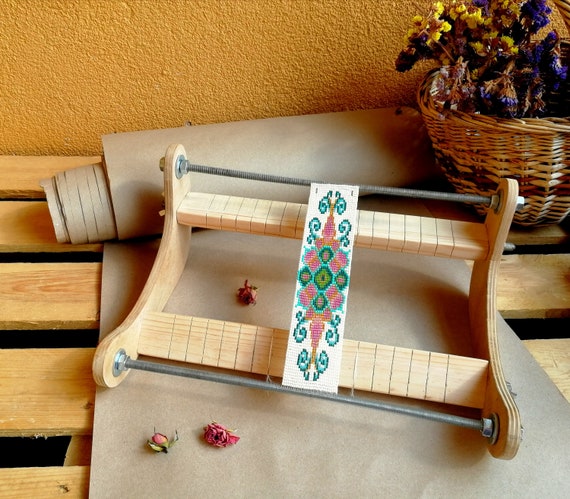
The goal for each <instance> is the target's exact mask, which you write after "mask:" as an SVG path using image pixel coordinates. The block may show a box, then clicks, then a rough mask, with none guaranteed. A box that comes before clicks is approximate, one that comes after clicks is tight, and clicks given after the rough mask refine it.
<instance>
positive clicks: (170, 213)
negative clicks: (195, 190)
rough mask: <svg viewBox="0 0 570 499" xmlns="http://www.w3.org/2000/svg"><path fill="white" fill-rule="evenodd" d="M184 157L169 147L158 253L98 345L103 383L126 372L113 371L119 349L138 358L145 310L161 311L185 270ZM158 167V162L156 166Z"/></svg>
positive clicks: (97, 372) (96, 363)
mask: <svg viewBox="0 0 570 499" xmlns="http://www.w3.org/2000/svg"><path fill="white" fill-rule="evenodd" d="M181 157H184V158H185V157H186V151H185V150H184V147H182V146H181V145H172V146H170V147H169V148H168V150H167V152H166V157H165V163H164V164H165V167H164V200H165V218H164V231H163V235H162V241H161V244H160V248H159V250H158V254H157V256H156V259H155V262H154V265H153V267H152V270H151V273H150V275H149V278H148V280H147V282H146V284H145V286H144V288H143V291H142V293H141V295H140V297H139V299H138V301H137V303H136V305H135V306H134V308H133V309H132V310H131V312H130V313H129V315H128V316H127V318H126V319H125V320H124V321H123V323H122V324H121V325H120V326H119V327H118V328H117V329H115V330H114V331H112V332H111V333H110V334H109V335H108V336H106V337H105V338H104V339H103V341H102V342H101V343H100V344H99V346H98V347H97V350H96V352H95V357H94V359H93V377H94V379H95V381H96V382H97V383H98V384H99V385H102V386H107V387H114V386H117V385H118V384H119V383H120V382H121V381H122V380H123V379H124V377H125V376H126V374H127V372H126V371H123V372H120V373H114V365H115V359H116V356H117V354H118V352H119V351H120V350H121V349H122V350H124V351H125V352H126V354H127V355H128V356H129V357H131V358H132V359H136V358H137V357H138V342H139V334H140V324H141V320H142V318H143V316H144V314H145V313H146V312H148V311H162V309H163V308H164V306H165V305H166V302H167V301H168V298H169V297H170V295H171V293H172V291H173V290H174V287H175V286H176V284H177V283H178V280H179V279H180V275H181V274H182V271H183V270H184V266H185V264H186V259H187V257H188V250H189V249H190V233H191V228H190V227H187V226H184V225H180V224H178V222H177V221H176V210H177V208H178V206H179V205H180V203H181V202H182V200H183V199H184V196H185V195H186V193H187V192H188V190H189V189H190V180H189V176H188V175H186V176H184V177H182V178H181V179H178V178H176V165H177V163H178V161H179V158H181ZM157 167H158V165H157Z"/></svg>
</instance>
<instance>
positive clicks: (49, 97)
mask: <svg viewBox="0 0 570 499" xmlns="http://www.w3.org/2000/svg"><path fill="white" fill-rule="evenodd" d="M430 4H431V0H429V1H426V0H417V1H415V2H408V1H395V0H391V1H388V0H186V1H182V0H124V1H118V0H45V1H44V0H42V1H39V0H0V154H21V155H25V154H27V155H35V154H58V155H67V154H69V155H73V154H81V155H83V154H98V153H100V152H101V143H100V136H101V135H102V134H105V133H111V132H122V131H129V130H141V129H155V128H165V127H174V126H180V125H183V124H184V123H186V122H192V123H194V124H203V123H214V122H223V121H235V120H244V119H255V118H265V117H270V116H284V115H295V114H307V113H319V112H327V111H342V110H352V109H367V108H375V107H386V106H394V105H402V104H411V105H413V104H414V100H415V98H414V93H415V88H416V86H417V83H418V81H419V78H420V77H421V74H422V71H421V70H415V71H413V72H412V73H407V74H404V75H401V74H398V73H397V72H396V71H395V70H394V60H395V58H396V56H397V54H398V52H399V50H400V49H401V45H402V38H403V35H404V33H405V32H406V30H407V27H408V22H409V20H410V18H411V17H412V15H414V14H415V13H417V12H418V11H420V10H421V11H422V13H424V12H426V11H427V8H428V6H429V5H430ZM562 27H564V25H563V24H562Z"/></svg>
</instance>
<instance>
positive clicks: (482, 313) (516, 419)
mask: <svg viewBox="0 0 570 499" xmlns="http://www.w3.org/2000/svg"><path fill="white" fill-rule="evenodd" d="M499 191H500V199H501V202H500V206H499V207H498V209H497V210H496V211H493V210H489V214H488V215H487V219H486V220H485V225H486V227H487V232H488V236H489V241H490V248H489V255H488V257H487V258H486V259H485V260H477V261H475V263H474V266H473V273H472V276H471V286H470V290H469V312H470V320H471V330H472V336H473V343H474V348H475V354H476V355H477V356H478V357H480V358H482V359H486V360H488V361H489V375H488V380H487V390H486V395H485V405H484V408H483V414H482V416H483V417H484V418H492V419H494V420H495V432H494V435H493V437H491V438H490V439H489V452H490V453H491V454H492V455H493V456H494V457H497V458H501V459H512V458H513V457H514V456H515V454H516V453H517V450H518V448H519V444H520V441H521V434H522V426H521V420H520V415H519V411H518V408H517V406H516V404H515V402H514V400H513V397H512V395H511V392H510V391H509V388H508V386H507V383H506V381H505V378H504V374H503V368H502V366H501V359H500V354H499V341H498V338H497V303H496V296H497V286H496V280H497V273H498V270H499V264H500V260H501V255H502V251H503V247H504V243H505V241H506V238H507V235H508V231H509V228H510V225H511V220H512V217H513V214H514V211H515V209H516V203H517V196H518V184H517V183H516V181H515V180H503V181H502V182H501V184H500V185H499Z"/></svg>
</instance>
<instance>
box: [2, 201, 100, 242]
mask: <svg viewBox="0 0 570 499" xmlns="http://www.w3.org/2000/svg"><path fill="white" fill-rule="evenodd" d="M102 250H103V245H102V244H60V243H58V242H57V240H56V237H55V231H54V228H53V223H52V220H51V216H50V214H49V210H48V205H47V202H45V201H0V253H20V252H35V253H37V252H51V253H61V252H75V251H78V252H84V251H91V252H101V251H102Z"/></svg>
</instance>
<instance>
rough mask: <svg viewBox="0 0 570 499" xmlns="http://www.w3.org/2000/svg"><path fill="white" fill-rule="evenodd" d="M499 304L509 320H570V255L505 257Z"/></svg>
mask: <svg viewBox="0 0 570 499" xmlns="http://www.w3.org/2000/svg"><path fill="white" fill-rule="evenodd" d="M497 301H498V307H499V310H500V312H501V314H502V315H503V317H505V318H507V319H529V318H556V317H570V254H560V255H505V256H503V258H502V260H501V266H500V269H499V281H498V285H497Z"/></svg>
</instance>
